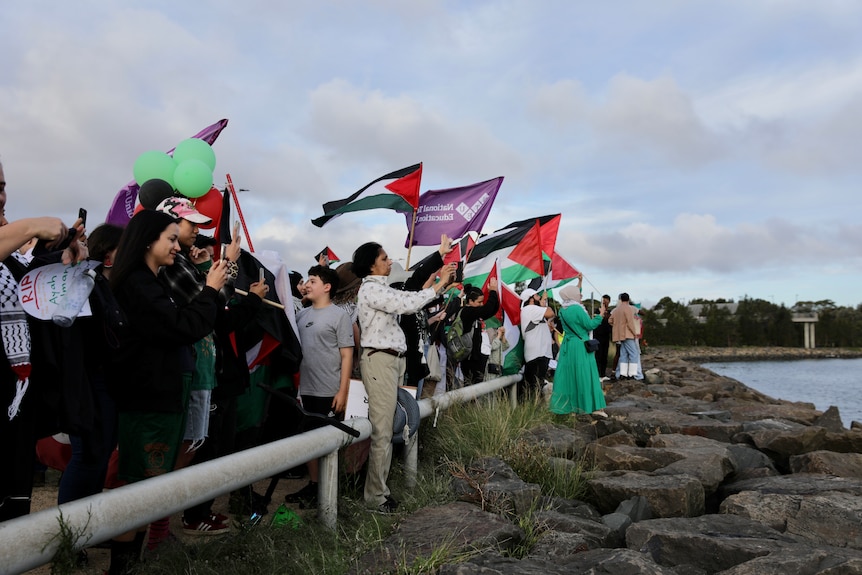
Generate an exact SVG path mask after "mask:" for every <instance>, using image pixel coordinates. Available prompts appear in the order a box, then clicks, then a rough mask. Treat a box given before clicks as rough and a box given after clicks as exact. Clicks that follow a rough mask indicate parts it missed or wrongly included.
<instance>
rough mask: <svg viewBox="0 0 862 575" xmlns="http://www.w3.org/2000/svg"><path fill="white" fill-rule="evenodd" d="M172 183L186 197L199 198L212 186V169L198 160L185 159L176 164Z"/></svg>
mask: <svg viewBox="0 0 862 575" xmlns="http://www.w3.org/2000/svg"><path fill="white" fill-rule="evenodd" d="M174 184H176V189H177V191H178V192H179V193H181V194H182V195H184V196H185V197H187V198H199V197H201V196H203V195H204V194H206V193H207V192H208V191H210V188H212V187H213V171H212V170H211V169H210V167H209V166H208V165H206V164H205V163H203V162H202V161H200V160H185V161H184V162H181V163H180V164H179V165H177V169H176V171H175V172H174Z"/></svg>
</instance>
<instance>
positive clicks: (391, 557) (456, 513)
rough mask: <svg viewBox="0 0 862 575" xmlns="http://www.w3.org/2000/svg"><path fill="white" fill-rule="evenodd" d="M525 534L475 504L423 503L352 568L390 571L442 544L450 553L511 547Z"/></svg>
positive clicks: (410, 562)
mask: <svg viewBox="0 0 862 575" xmlns="http://www.w3.org/2000/svg"><path fill="white" fill-rule="evenodd" d="M524 537H525V535H524V532H523V531H522V530H521V529H520V528H519V527H518V526H516V525H514V524H513V523H512V522H511V521H509V520H507V519H505V518H503V517H500V516H499V515H495V514H492V513H487V512H485V511H482V510H481V509H479V508H478V507H476V506H475V505H470V504H468V503H450V504H448V505H442V506H439V507H426V508H424V509H420V510H419V511H417V512H416V513H413V514H412V515H409V516H408V517H405V518H404V520H403V521H402V522H401V524H400V525H398V527H397V528H396V529H395V532H394V533H393V534H392V535H390V536H389V537H387V538H386V539H385V540H384V541H383V542H382V544H381V545H379V546H378V547H377V548H376V549H374V550H373V551H371V552H369V553H367V554H366V555H364V556H362V557H360V559H359V560H358V561H357V564H356V567H355V568H354V570H352V571H351V572H352V573H355V574H363V575H364V574H373V573H386V572H391V571H393V570H395V569H397V568H399V567H401V566H403V565H410V564H412V563H413V562H414V561H415V560H416V559H419V558H422V557H429V556H431V554H432V553H435V550H439V549H441V548H443V549H448V550H450V552H452V553H457V552H462V551H468V550H473V549H485V548H490V549H496V550H506V549H513V548H515V547H516V546H517V545H519V544H521V543H522V542H523V540H524ZM437 552H439V551H437Z"/></svg>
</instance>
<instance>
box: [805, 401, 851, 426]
mask: <svg viewBox="0 0 862 575" xmlns="http://www.w3.org/2000/svg"><path fill="white" fill-rule="evenodd" d="M812 425H817V426H819V427H822V428H824V429H826V430H827V431H836V432H841V431H844V430H845V427H844V424H843V423H842V422H841V414H840V413H838V408H837V407H835V406H834V405H830V406H829V409H827V410H826V411H824V412H823V414H822V415H820V416H819V417H818V418H817V419H815V420H814V423H813V424H812Z"/></svg>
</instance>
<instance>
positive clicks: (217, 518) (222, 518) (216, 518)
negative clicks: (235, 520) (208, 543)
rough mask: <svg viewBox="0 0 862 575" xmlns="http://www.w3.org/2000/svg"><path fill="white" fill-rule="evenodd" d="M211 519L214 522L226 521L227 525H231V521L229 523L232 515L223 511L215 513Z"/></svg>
mask: <svg viewBox="0 0 862 575" xmlns="http://www.w3.org/2000/svg"><path fill="white" fill-rule="evenodd" d="M210 519H211V520H212V521H213V522H214V523H224V524H225V525H230V523H228V521H230V517H228V516H227V515H225V514H223V513H213V514H211V515H210Z"/></svg>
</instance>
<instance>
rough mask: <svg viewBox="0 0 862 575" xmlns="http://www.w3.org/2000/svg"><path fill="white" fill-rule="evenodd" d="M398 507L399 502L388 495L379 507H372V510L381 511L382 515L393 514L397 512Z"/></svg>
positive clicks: (374, 511) (373, 511)
mask: <svg viewBox="0 0 862 575" xmlns="http://www.w3.org/2000/svg"><path fill="white" fill-rule="evenodd" d="M397 509H398V502H397V501H395V500H394V499H393V498H391V497H389V496H388V495H387V496H386V501H384V502H383V503H381V504H380V505H378V506H377V507H374V508H372V509H370V511H371V512H372V513H379V514H381V515H391V514H393V513H395V511H396V510H397Z"/></svg>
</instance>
